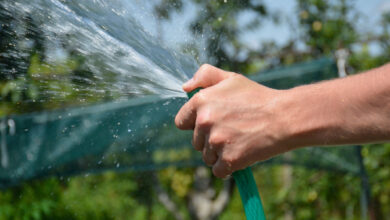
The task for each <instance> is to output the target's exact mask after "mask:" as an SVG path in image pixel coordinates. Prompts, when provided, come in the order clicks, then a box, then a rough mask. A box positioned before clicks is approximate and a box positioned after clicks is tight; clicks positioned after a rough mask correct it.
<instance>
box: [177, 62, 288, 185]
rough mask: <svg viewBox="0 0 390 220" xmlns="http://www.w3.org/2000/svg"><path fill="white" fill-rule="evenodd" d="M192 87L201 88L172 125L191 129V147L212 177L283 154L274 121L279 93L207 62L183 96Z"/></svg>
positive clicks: (281, 130) (280, 134) (279, 129)
mask: <svg viewBox="0 0 390 220" xmlns="http://www.w3.org/2000/svg"><path fill="white" fill-rule="evenodd" d="M198 87H202V88H204V89H203V90H201V91H200V92H198V93H197V94H195V95H194V96H193V98H191V99H190V100H189V101H188V102H187V103H186V104H185V105H184V106H183V107H182V108H181V109H180V111H179V112H178V114H177V115H176V118H175V124H176V126H177V127H178V128H180V129H186V130H189V129H193V130H194V134H193V145H194V147H195V149H196V150H198V151H201V152H202V153H203V160H204V161H205V163H206V164H207V165H209V166H212V167H213V173H214V175H215V176H217V177H221V178H224V177H226V176H228V175H230V174H231V173H232V172H234V171H236V170H240V169H244V168H246V167H247V166H249V165H251V164H253V163H255V162H257V161H261V160H265V159H268V158H270V157H272V156H275V155H277V154H280V153H282V152H285V151H288V150H289V148H288V147H287V145H283V144H284V143H283V140H284V139H285V130H284V128H283V126H281V125H282V124H281V123H279V120H278V117H279V115H280V114H281V113H282V112H281V110H280V108H279V105H278V102H279V100H280V97H282V96H283V92H282V91H279V90H274V89H270V88H267V87H265V86H262V85H260V84H258V83H255V82H253V81H251V80H249V79H247V78H246V77H244V76H242V75H240V74H236V73H232V72H226V71H223V70H221V69H218V68H216V67H213V66H211V65H207V64H205V65H203V66H202V67H201V68H200V69H199V70H198V71H197V72H196V74H195V75H194V77H193V79H191V80H190V81H189V82H187V83H186V84H184V85H183V89H184V91H186V92H190V91H192V90H194V89H196V88H198Z"/></svg>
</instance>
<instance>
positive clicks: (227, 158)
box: [221, 154, 238, 170]
mask: <svg viewBox="0 0 390 220" xmlns="http://www.w3.org/2000/svg"><path fill="white" fill-rule="evenodd" d="M221 160H222V161H223V163H224V164H226V166H227V168H228V169H229V170H232V169H233V168H234V167H236V164H237V161H238V157H236V156H235V155H233V154H224V155H222V158H221Z"/></svg>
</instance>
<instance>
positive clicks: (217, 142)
mask: <svg viewBox="0 0 390 220" xmlns="http://www.w3.org/2000/svg"><path fill="white" fill-rule="evenodd" d="M225 142H226V137H225V135H224V134H222V133H221V132H213V133H211V134H210V138H209V143H210V145H211V146H214V147H217V146H221V145H223V144H224V143H225Z"/></svg>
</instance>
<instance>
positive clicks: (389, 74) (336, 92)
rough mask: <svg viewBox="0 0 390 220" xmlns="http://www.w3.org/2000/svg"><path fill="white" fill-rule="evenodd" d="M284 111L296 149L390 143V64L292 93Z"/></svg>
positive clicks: (289, 136) (285, 101)
mask: <svg viewBox="0 0 390 220" xmlns="http://www.w3.org/2000/svg"><path fill="white" fill-rule="evenodd" d="M284 108H285V110H284V113H285V114H284V116H283V117H282V119H281V120H282V123H285V124H286V127H285V129H286V134H288V135H287V136H288V138H287V139H286V140H288V141H287V142H286V143H288V144H289V145H291V146H292V147H303V146H314V145H316V146H319V145H342V144H354V143H369V142H381V141H389V140H390V65H389V64H388V65H385V66H382V67H380V68H377V69H374V70H371V71H368V72H366V73H362V74H358V75H354V76H351V77H347V78H344V79H337V80H332V81H327V82H323V83H318V84H312V85H307V86H301V87H297V88H294V89H291V90H288V92H286V96H285V98H284Z"/></svg>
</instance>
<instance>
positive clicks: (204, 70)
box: [199, 63, 212, 72]
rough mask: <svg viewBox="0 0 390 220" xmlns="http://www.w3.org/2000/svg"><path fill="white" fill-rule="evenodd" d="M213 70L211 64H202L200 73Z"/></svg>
mask: <svg viewBox="0 0 390 220" xmlns="http://www.w3.org/2000/svg"><path fill="white" fill-rule="evenodd" d="M211 68H212V66H211V65H210V64H207V63H205V64H202V65H201V66H200V68H199V70H200V72H208V71H209V70H210V69H211Z"/></svg>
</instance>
